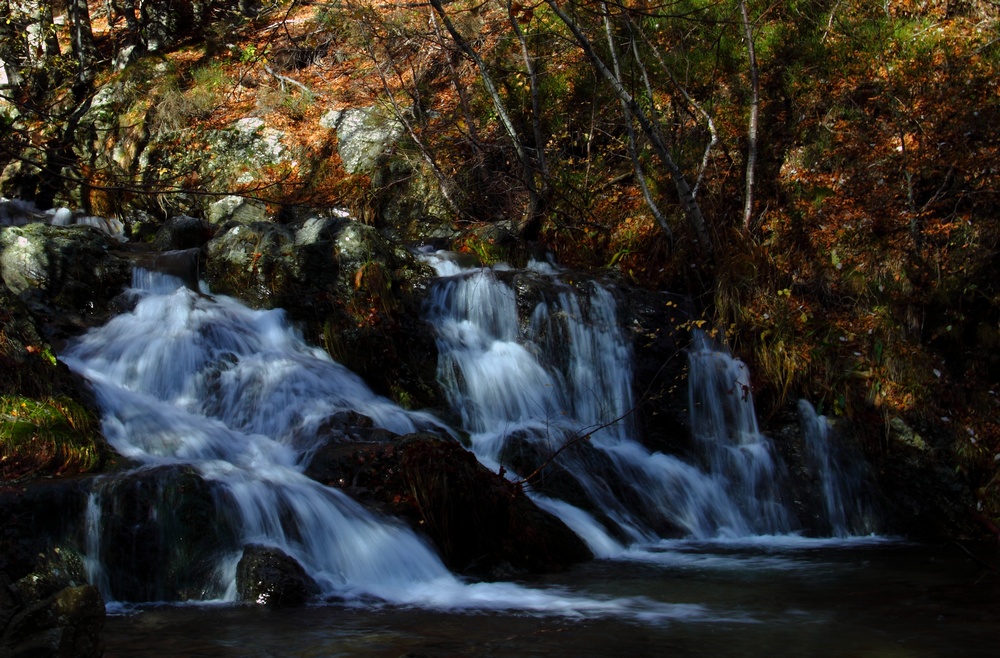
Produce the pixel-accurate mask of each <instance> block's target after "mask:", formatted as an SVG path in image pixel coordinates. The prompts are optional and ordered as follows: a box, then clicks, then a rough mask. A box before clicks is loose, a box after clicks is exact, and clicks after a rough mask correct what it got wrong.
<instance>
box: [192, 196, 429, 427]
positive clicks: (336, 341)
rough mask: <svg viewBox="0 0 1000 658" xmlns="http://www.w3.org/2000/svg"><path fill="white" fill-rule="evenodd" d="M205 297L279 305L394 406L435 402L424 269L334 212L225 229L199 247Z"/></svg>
mask: <svg viewBox="0 0 1000 658" xmlns="http://www.w3.org/2000/svg"><path fill="white" fill-rule="evenodd" d="M205 275H206V279H207V281H208V283H209V286H210V287H211V289H212V290H213V291H214V292H219V293H223V294H228V295H232V296H234V297H237V298H239V299H240V300H241V301H243V302H244V303H246V304H248V305H250V306H252V307H255V308H283V309H285V311H286V312H287V313H288V316H289V318H290V319H291V320H292V321H294V322H296V323H297V324H299V326H300V327H301V328H302V330H303V334H304V335H305V338H306V339H307V340H309V341H310V342H312V343H315V344H319V345H323V346H324V347H325V348H326V349H327V351H328V352H329V353H330V354H331V355H332V356H333V358H334V359H336V360H337V361H339V362H341V363H343V364H344V365H345V366H347V367H348V368H350V369H351V370H353V371H354V372H356V373H358V374H359V375H361V376H362V377H364V378H365V379H366V381H367V382H368V383H369V385H371V386H372V387H373V388H374V389H375V390H376V391H378V392H379V393H381V394H383V395H388V396H390V397H392V398H394V399H395V400H396V401H398V402H400V403H402V404H404V405H412V406H420V407H428V406H437V405H439V404H440V393H439V391H438V390H437V387H436V383H435V371H436V349H435V343H434V339H433V335H432V333H431V331H430V328H429V327H428V326H427V324H426V323H425V322H423V321H422V320H421V319H420V304H421V297H422V293H423V291H424V289H425V288H426V285H427V282H428V280H429V279H430V277H431V276H432V272H431V270H430V269H429V268H428V267H426V266H425V265H423V264H422V263H420V262H419V261H418V260H417V259H416V258H415V257H414V256H413V255H412V254H410V253H409V252H408V251H406V250H405V249H403V248H401V247H399V246H395V245H392V244H390V243H389V242H387V241H386V240H385V239H384V238H382V237H381V236H380V235H379V234H378V232H377V231H375V230H374V229H373V228H371V227H369V226H366V225H364V224H361V223H358V222H355V221H352V220H351V219H349V218H348V217H346V216H345V215H343V214H342V213H337V212H334V213H329V214H317V215H313V216H311V217H307V218H306V219H304V220H300V221H297V222H295V223H292V224H275V223H267V222H257V223H252V224H239V223H230V224H227V225H225V226H223V227H222V228H221V229H220V230H219V233H218V235H217V236H216V237H215V238H214V239H212V240H211V241H210V242H209V243H208V245H207V264H206V269H205Z"/></svg>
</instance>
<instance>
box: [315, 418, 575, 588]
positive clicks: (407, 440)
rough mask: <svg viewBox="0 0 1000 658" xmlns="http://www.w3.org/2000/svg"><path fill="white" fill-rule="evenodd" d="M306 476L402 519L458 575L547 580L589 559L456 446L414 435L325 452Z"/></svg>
mask: <svg viewBox="0 0 1000 658" xmlns="http://www.w3.org/2000/svg"><path fill="white" fill-rule="evenodd" d="M307 473H308V474H310V475H311V476H312V477H314V478H316V479H318V480H319V481H321V482H324V483H325V484H329V485H331V486H337V487H340V488H344V489H346V490H347V491H348V492H349V493H351V494H352V495H354V496H356V497H358V498H359V499H361V500H362V501H365V502H367V503H369V504H370V505H373V506H375V507H377V508H378V509H379V510H380V511H383V512H387V513H391V514H395V515H397V516H400V517H402V518H404V519H406V520H407V521H408V522H409V523H410V524H411V526H413V527H414V528H415V529H417V530H418V531H420V532H423V533H425V534H426V535H427V536H428V537H429V538H430V540H431V541H432V542H433V543H434V545H435V546H436V547H437V549H438V551H439V552H440V554H441V556H442V559H443V560H444V562H445V564H447V565H448V566H449V568H451V569H453V570H456V571H458V572H460V573H466V574H469V575H473V576H477V577H483V578H494V577H507V576H509V575H510V574H511V573H513V572H519V571H520V572H536V573H541V572H550V571H557V570H560V569H564V568H566V567H568V566H569V565H571V564H574V563H578V562H581V561H584V560H588V559H590V558H591V557H592V555H591V553H590V550H589V549H588V548H587V547H586V545H585V544H584V543H583V541H582V540H581V539H580V538H579V537H577V536H576V535H575V534H574V533H573V532H572V531H571V530H570V529H569V528H568V527H566V525H565V524H564V523H563V522H562V521H560V520H559V519H557V518H556V517H554V516H552V515H551V514H549V513H547V512H545V511H543V510H542V509H540V508H539V507H538V506H536V505H535V503H533V502H532V501H531V500H530V499H529V498H528V497H527V496H526V495H525V494H524V492H523V491H522V490H521V489H520V488H519V487H517V486H516V485H515V484H513V483H512V482H509V481H508V480H506V479H504V478H503V477H502V476H500V475H498V474H497V473H493V472H492V471H490V470H488V469H487V468H486V467H484V466H483V465H482V464H480V463H479V462H478V461H477V460H476V457H475V455H473V454H472V453H471V452H469V451H467V450H465V449H464V448H463V447H462V446H461V445H460V444H459V443H457V442H455V441H451V440H448V439H442V438H439V437H435V436H430V435H422V434H415V435H408V436H406V437H403V438H402V439H400V440H398V441H395V442H392V443H381V444H374V445H354V446H344V445H330V446H327V447H326V448H324V449H321V450H320V451H319V452H318V453H317V454H316V456H315V457H314V458H313V461H312V462H311V464H310V465H309V467H308V469H307Z"/></svg>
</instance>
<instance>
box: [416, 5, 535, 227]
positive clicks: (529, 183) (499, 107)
mask: <svg viewBox="0 0 1000 658" xmlns="http://www.w3.org/2000/svg"><path fill="white" fill-rule="evenodd" d="M430 2H431V6H432V7H434V11H436V12H437V14H438V16H439V17H440V18H441V23H442V24H444V28H445V29H446V30H447V31H448V34H450V35H451V38H452V39H454V40H455V43H456V44H458V47H459V48H461V49H462V52H464V53H465V54H466V55H468V57H469V58H470V59H471V60H472V61H473V62H475V64H476V68H478V69H479V74H480V77H481V78H482V80H483V86H484V87H486V92H487V93H488V94H489V95H490V99H491V100H492V101H493V107H494V108H495V109H496V111H497V115H498V116H499V117H500V123H502V124H503V127H504V130H506V132H507V135H508V136H509V137H510V139H511V141H512V142H513V143H514V150H515V151H516V152H517V157H518V159H519V160H520V161H521V167H522V170H523V176H522V178H523V181H524V186H525V188H527V190H528V196H529V199H530V205H529V208H528V211H527V213H526V215H527V216H526V218H525V221H524V222H523V223H522V225H521V227H520V228H519V233H522V234H523V233H525V232H529V231H531V230H533V229H534V228H536V225H537V223H538V221H539V217H538V215H539V214H540V212H541V203H540V200H539V198H538V190H537V188H536V187H535V168H534V166H533V165H532V163H531V159H530V158H529V157H528V153H527V151H526V150H525V148H524V145H523V144H522V143H521V138H520V137H519V136H518V134H517V129H516V128H514V122H513V121H512V120H511V118H510V114H509V113H508V112H507V107H506V105H504V102H503V99H502V98H500V92H499V91H498V90H497V87H496V85H495V84H494V83H493V78H492V76H490V74H489V71H488V70H487V68H486V63H485V62H484V61H483V59H482V58H481V57H480V56H479V53H477V52H476V51H475V49H474V48H473V47H472V46H471V45H470V44H469V42H468V41H466V39H465V38H464V37H463V36H462V35H461V34H460V33H459V32H458V30H457V29H455V25H454V23H452V22H451V18H450V17H449V16H448V14H447V13H446V12H445V10H444V6H443V4H442V1H441V0H430Z"/></svg>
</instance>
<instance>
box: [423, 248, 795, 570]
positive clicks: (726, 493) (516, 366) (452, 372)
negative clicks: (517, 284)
mask: <svg viewBox="0 0 1000 658" xmlns="http://www.w3.org/2000/svg"><path fill="white" fill-rule="evenodd" d="M427 258H428V261H429V262H431V264H433V265H434V266H435V267H436V268H437V271H438V273H439V274H440V275H441V278H440V279H439V280H438V282H437V284H436V285H435V286H434V288H433V289H432V291H431V295H430V299H429V302H428V306H427V317H428V319H429V321H430V322H431V323H432V324H433V326H434V327H435V329H436V331H437V337H438V351H439V371H438V376H439V380H440V382H441V383H442V385H443V387H444V388H445V390H446V391H447V394H448V396H449V399H450V401H451V403H452V405H453V406H454V408H455V409H456V410H458V411H459V413H460V416H461V419H462V423H463V426H464V429H465V430H466V431H468V432H469V434H470V436H471V440H472V444H473V450H474V451H475V453H476V455H477V456H478V458H479V459H480V461H481V462H483V463H484V464H486V465H487V466H488V467H490V468H492V469H493V470H497V471H502V472H505V473H507V474H508V477H511V478H513V479H520V478H525V477H527V476H530V475H532V473H536V474H538V472H539V471H541V473H540V475H538V478H537V479H538V482H535V481H526V482H525V484H526V486H528V488H529V492H530V493H531V495H532V496H533V497H534V499H535V500H536V502H538V504H539V505H541V506H542V507H544V508H545V509H547V510H549V511H550V512H552V513H554V514H556V515H557V516H559V517H560V518H561V519H562V520H563V521H564V522H565V523H566V524H567V525H568V526H569V527H570V528H572V529H573V530H575V531H576V532H577V533H578V534H580V536H581V537H582V538H583V539H584V540H585V541H586V542H587V543H588V545H589V546H590V548H591V550H592V551H594V553H595V554H597V555H601V556H613V555H615V554H618V553H620V552H621V550H623V548H624V547H625V546H627V545H631V544H634V543H648V542H653V541H656V540H658V539H659V538H661V537H694V538H702V539H706V538H713V537H734V536H745V535H748V534H751V533H756V532H784V531H787V530H788V529H789V522H788V519H787V515H786V514H785V513H784V510H783V508H782V507H781V505H780V503H778V502H777V501H776V500H774V498H773V496H771V494H772V493H773V492H772V491H771V487H770V485H769V484H768V483H767V482H766V480H767V476H768V474H769V473H770V474H772V475H773V474H774V473H776V471H777V469H776V467H775V466H774V464H773V463H772V462H769V461H768V460H767V457H769V454H768V448H767V443H766V439H765V438H764V437H763V436H762V435H760V433H759V432H756V431H750V430H749V429H748V430H747V431H743V430H740V431H739V434H740V437H741V438H740V442H739V444H738V445H727V443H729V442H730V439H731V437H729V435H726V436H725V437H723V438H719V437H716V436H715V434H716V433H723V434H725V433H726V432H728V430H727V429H726V428H723V427H721V426H719V427H716V426H713V425H712V423H714V422H716V420H717V421H718V423H719V424H720V425H721V423H723V421H724V419H723V418H722V417H720V418H718V419H708V418H703V414H702V411H704V410H708V409H710V408H711V409H712V410H713V411H718V413H720V414H725V413H729V414H730V415H732V412H737V411H739V412H741V413H742V412H746V413H749V414H750V417H752V414H753V410H752V407H751V408H750V409H749V411H747V410H744V409H742V408H740V407H739V406H735V407H733V408H732V410H731V411H730V412H724V411H721V410H716V409H715V408H714V407H712V405H713V404H715V402H714V401H715V399H716V398H717V397H718V393H719V392H718V391H717V390H712V391H710V387H711V385H710V384H705V385H704V386H703V387H702V388H701V389H700V390H699V391H698V392H697V393H695V394H694V396H695V397H694V404H693V405H692V406H693V408H696V409H697V411H696V412H695V413H694V415H693V422H694V423H696V424H697V425H698V426H699V427H701V428H702V430H703V431H702V435H703V436H702V437H701V438H702V441H703V443H705V444H706V445H708V444H710V443H712V441H717V445H715V446H714V447H709V449H708V452H710V453H713V452H714V453H717V457H716V458H713V459H712V460H711V461H712V463H711V464H710V468H709V469H708V470H702V469H701V468H699V467H698V466H697V465H694V464H690V463H686V462H684V461H682V460H681V459H679V458H677V457H675V456H672V455H666V454H663V453H658V452H657V453H653V452H650V451H649V450H648V449H646V448H645V447H643V446H642V445H641V444H640V443H639V442H638V441H637V440H636V439H635V434H634V432H635V430H634V425H633V422H632V419H631V414H630V412H631V410H632V409H633V408H634V406H635V399H634V394H633V391H632V369H631V368H632V354H631V350H630V347H629V344H628V342H627V341H626V339H625V336H624V334H623V332H622V330H621V328H620V326H619V323H618V319H617V311H616V303H615V299H614V296H613V295H612V294H611V293H610V292H609V291H608V290H607V289H605V288H604V287H602V286H600V285H598V284H597V283H590V284H588V285H586V286H583V288H582V289H580V288H578V287H575V286H570V285H568V284H565V283H562V282H561V281H560V280H559V278H558V276H557V272H556V271H555V270H553V269H552V268H551V266H544V267H539V266H537V265H536V266H534V267H529V270H528V271H526V272H522V273H518V275H517V276H518V277H522V279H521V282H522V283H525V285H528V286H529V287H530V286H531V283H532V282H537V283H538V284H539V285H537V286H536V287H537V288H538V289H539V290H540V291H542V292H541V299H539V300H538V301H537V302H536V303H535V304H534V307H533V308H532V309H531V310H528V311H525V315H526V316H527V317H526V318H521V317H519V315H518V303H517V294H516V293H515V290H514V287H512V285H511V284H508V283H506V282H504V281H503V280H502V278H501V277H500V276H498V275H497V272H496V271H494V270H493V269H490V268H473V269H462V268H459V267H457V266H456V265H455V263H454V262H453V261H452V260H450V259H449V258H447V257H442V256H441V255H432V256H428V257H427ZM502 272H503V271H502V270H501V273H502ZM719 363H721V361H716V362H709V360H708V359H707V358H706V357H705V356H704V354H703V353H702V351H701V350H695V351H694V352H693V353H692V370H696V371H698V373H701V374H702V376H703V379H707V380H712V377H713V375H712V374H711V372H712V371H714V370H715V369H716V368H717V366H718V365H719ZM695 379H696V380H697V379H698V375H696V376H695ZM720 381H721V380H720ZM709 398H710V399H709ZM725 420H726V421H727V422H728V420H729V419H725ZM747 422H750V421H749V419H747ZM753 423H754V425H753V427H754V428H755V427H756V425H755V423H756V421H755V420H753ZM744 435H745V436H744ZM723 454H728V457H727V459H723V458H722V455H723ZM554 456H555V457H556V458H555V459H554V460H553V461H554V462H555V463H554V464H551V463H549V460H550V459H552V458H553V457H554ZM733 477H736V478H737V479H738V480H739V486H736V487H731V486H729V485H728V480H729V479H731V478H733ZM747 494H749V495H750V496H751V498H752V500H751V502H750V504H747V501H745V500H743V499H742V498H741V497H742V496H744V495H747ZM557 497H558V498H559V499H560V500H555V498H557ZM738 497H739V498H738ZM761 514H763V517H761Z"/></svg>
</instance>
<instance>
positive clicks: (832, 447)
mask: <svg viewBox="0 0 1000 658" xmlns="http://www.w3.org/2000/svg"><path fill="white" fill-rule="evenodd" d="M798 410H799V422H800V425H801V427H802V436H803V440H804V445H805V449H806V456H807V460H808V467H809V470H810V473H811V475H812V477H813V479H814V480H815V481H816V483H817V485H818V487H817V497H818V498H819V505H818V507H821V509H822V512H823V518H822V521H823V522H824V524H825V525H826V528H825V530H826V531H827V532H828V533H829V534H831V535H833V536H834V537H849V536H854V535H865V534H871V533H874V532H876V531H877V530H878V526H879V522H878V519H879V513H878V509H877V505H876V504H875V498H874V496H872V495H871V492H870V491H869V482H868V480H867V478H866V472H865V471H866V468H865V462H864V459H863V458H862V457H861V455H860V454H857V453H856V451H851V450H849V448H848V445H847V444H845V443H844V442H843V441H841V440H839V437H837V436H836V435H835V434H834V433H833V432H832V431H831V427H830V423H829V421H828V420H827V418H826V417H825V416H821V415H819V414H817V413H816V410H815V409H814V408H813V406H812V405H811V404H810V403H809V401H808V400H799V403H798Z"/></svg>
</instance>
